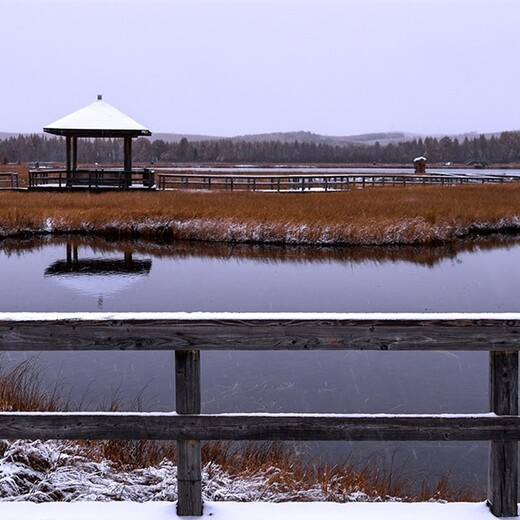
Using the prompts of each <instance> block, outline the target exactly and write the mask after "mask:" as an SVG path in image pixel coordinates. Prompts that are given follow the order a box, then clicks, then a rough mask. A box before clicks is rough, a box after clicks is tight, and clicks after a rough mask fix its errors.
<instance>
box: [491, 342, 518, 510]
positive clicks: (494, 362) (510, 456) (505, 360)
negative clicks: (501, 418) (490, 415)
mask: <svg viewBox="0 0 520 520" xmlns="http://www.w3.org/2000/svg"><path fill="white" fill-rule="evenodd" d="M489 397H490V405H491V411H492V412H495V413H496V414H497V415H518V352H506V351H496V352H494V351H491V352H490V353H489ZM517 482H518V442H517V441H491V443H490V450H489V473H488V505H489V507H490V509H491V512H492V513H493V514H494V515H495V516H500V517H502V516H517V515H518V507H517V500H518V489H517V486H518V484H517Z"/></svg>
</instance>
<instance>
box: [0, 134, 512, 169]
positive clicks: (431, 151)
mask: <svg viewBox="0 0 520 520" xmlns="http://www.w3.org/2000/svg"><path fill="white" fill-rule="evenodd" d="M420 155H423V156H425V157H426V158H427V159H428V162H432V163H439V162H440V163H447V162H451V163H459V164H465V163H468V162H471V161H478V162H486V163H502V164H507V163H512V162H520V132H517V131H514V132H502V133H501V134H500V135H499V136H498V137H496V136H491V137H486V136H484V135H480V136H478V137H475V138H468V137H465V138H464V139H463V140H462V141H459V140H458V139H457V138H451V137H442V138H440V139H438V138H436V137H426V138H425V139H413V140H410V141H402V142H398V143H390V144H386V145H381V144H380V143H379V142H376V143H375V144H370V145H366V144H342V145H334V144H326V143H313V142H298V141H294V142H286V143H284V142H280V141H241V140H232V139H218V140H211V141H191V142H190V141H188V140H187V139H186V138H182V139H181V140H180V142H176V143H172V142H166V141H163V140H161V139H157V140H154V141H152V140H150V139H146V138H139V139H136V140H134V142H133V158H134V161H135V162H139V163H157V162H161V163H164V162H166V163H177V162H178V163H184V162H190V163H205V162H224V163H227V162H229V163H374V162H375V163H389V164H409V163H411V161H412V160H413V158H414V157H417V156H420ZM78 158H79V161H80V162H88V163H100V164H101V163H115V162H122V161H123V142H122V140H121V139H88V140H87V139H80V140H79V141H78ZM0 160H1V161H2V162H3V163H5V164H7V163H9V162H36V161H41V162H62V161H65V142H64V139H63V138H60V137H47V136H42V135H39V134H29V135H28V134H20V135H18V136H16V137H9V138H7V139H1V140H0Z"/></svg>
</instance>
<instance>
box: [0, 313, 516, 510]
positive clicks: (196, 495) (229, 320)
mask: <svg viewBox="0 0 520 520" xmlns="http://www.w3.org/2000/svg"><path fill="white" fill-rule="evenodd" d="M273 349H274V350H277V349H283V350H313V349H315V350H382V351H388V350H422V351H433V350H480V351H489V360H490V362H489V396H490V400H489V401H490V407H489V411H487V412H484V413H476V414H424V415H422V414H413V415H402V414H400V415H396V414H375V415H369V414H366V415H364V414H352V415H350V414H247V413H244V414H201V413H200V411H201V391H200V389H201V386H200V357H201V351H202V350H273ZM0 350H14V351H20V350H23V351H29V350H33V351H34V350H174V351H175V377H176V412H172V413H117V412H97V413H87V412H69V413H45V412H2V413H0V437H2V438H22V439H163V440H176V441H177V443H178V462H177V464H178V475H177V478H178V502H177V513H178V514H179V515H194V516H200V515H201V514H202V508H203V504H202V493H201V466H200V442H201V441H203V440H378V441H389V440H392V441H395V440H423V441H424V440H432V441H433V440H435V441H439V440H454V441H457V440H488V441H490V455H489V477H488V503H489V506H490V508H491V511H492V512H493V514H494V515H496V516H516V515H517V498H518V491H517V481H518V469H517V468H518V453H517V449H518V441H519V440H520V416H519V415H518V351H519V350H520V314H515V313H508V314H330V313H328V314H284V313H277V314H247V313H222V314H215V313H189V314H188V313H153V314H149V313H122V314H101V313H83V314H70V313H69V314H67V313H43V314H34V313H0Z"/></svg>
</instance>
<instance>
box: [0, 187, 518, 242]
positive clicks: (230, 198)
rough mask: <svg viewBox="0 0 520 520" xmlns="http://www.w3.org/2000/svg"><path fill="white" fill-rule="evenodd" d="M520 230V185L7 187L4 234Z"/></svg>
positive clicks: (424, 235) (216, 237) (355, 237)
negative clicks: (296, 189) (323, 189)
mask: <svg viewBox="0 0 520 520" xmlns="http://www.w3.org/2000/svg"><path fill="white" fill-rule="evenodd" d="M519 229H520V183H515V184H501V185H475V186H452V187H448V186H417V187H406V188H397V187H394V188H370V189H365V190H354V191H352V192H341V193H339V192H338V193H305V194H287V193H285V194H275V193H247V192H233V193H230V192H210V193H201V192H187V191H169V192H168V191H166V192H165V191H161V192H105V193H97V194H94V193H77V192H75V193H49V192H38V193H36V192H28V193H24V192H1V193H0V236H4V237H6V236H21V235H24V234H25V235H28V234H31V233H82V234H93V233H95V234H99V235H104V236H112V237H117V238H152V239H165V240H166V239H167V240H171V239H189V240H206V241H215V242H233V243H239V242H261V243H276V244H321V245H344V244H346V245H381V244H387V245H388V244H434V243H442V242H452V241H454V240H456V239H457V238H460V237H463V236H468V235H471V234H476V233H485V232H490V231H515V232H517V231H518V230H519Z"/></svg>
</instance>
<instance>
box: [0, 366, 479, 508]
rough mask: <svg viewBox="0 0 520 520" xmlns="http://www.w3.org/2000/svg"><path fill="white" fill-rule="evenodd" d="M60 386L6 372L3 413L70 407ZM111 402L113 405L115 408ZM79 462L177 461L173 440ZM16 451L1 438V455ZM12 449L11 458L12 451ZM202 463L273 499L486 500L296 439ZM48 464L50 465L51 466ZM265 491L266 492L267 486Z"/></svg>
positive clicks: (210, 451) (120, 447)
mask: <svg viewBox="0 0 520 520" xmlns="http://www.w3.org/2000/svg"><path fill="white" fill-rule="evenodd" d="M59 387H60V385H59V384H56V385H55V386H54V387H53V389H51V391H50V392H49V390H44V389H43V387H42V383H41V378H40V376H39V372H38V369H37V368H36V364H35V362H34V361H27V362H23V363H21V364H19V365H17V366H15V367H14V368H11V369H3V370H1V371H0V410H1V411H27V410H29V411H36V410H40V411H64V410H66V409H67V408H68V406H67V403H66V402H64V401H63V400H62V396H60V395H59ZM118 407H119V406H118V404H117V402H116V403H113V404H112V405H111V406H110V407H109V408H111V409H117V408H118ZM75 444H76V445H77V446H78V447H79V450H80V454H81V455H80V459H81V460H85V459H86V460H92V461H95V462H103V461H110V464H111V465H112V467H114V468H116V469H117V470H119V471H121V472H131V471H134V470H139V469H141V468H148V467H152V466H159V465H161V464H162V463H164V461H165V460H168V461H171V462H175V459H176V454H175V451H176V450H175V443H174V442H157V441H144V440H137V441H76V442H75ZM9 449H10V447H9V443H8V442H7V441H1V442H0V455H2V456H4V454H5V453H6V452H7V451H8V450H9ZM12 452H13V450H11V457H12ZM14 452H15V453H17V454H18V455H16V456H17V457H18V459H19V460H18V459H17V460H18V462H20V461H21V462H23V463H24V464H26V465H29V466H30V467H31V468H32V469H33V470H34V471H39V472H41V471H45V470H46V468H47V466H49V462H48V461H47V458H46V455H44V454H42V455H41V456H39V455H38V450H37V449H35V448H34V446H31V447H30V448H29V449H28V451H27V453H24V452H23V448H22V447H20V446H18V447H17V448H16V449H15V450H14ZM202 463H203V466H204V468H205V474H206V478H207V479H208V480H209V481H214V480H219V479H222V475H223V474H225V475H227V478H229V479H231V481H232V480H233V479H238V480H239V481H242V482H243V481H250V482H254V483H255V486H256V487H257V489H258V488H259V489H260V491H261V493H262V494H265V496H268V497H269V499H271V500H293V501H309V500H315V499H316V497H320V499H322V500H323V499H325V500H329V501H338V502H346V501H352V500H385V499H389V498H392V499H400V500H407V501H417V500H423V501H424V500H431V499H435V500H447V501H453V500H464V501H467V500H480V499H481V498H482V497H480V496H479V495H478V494H477V493H475V492H473V491H471V490H460V489H456V488H454V487H453V486H451V485H450V482H449V474H446V475H444V476H443V477H442V478H440V479H438V480H437V481H436V482H433V483H432V482H431V481H428V480H426V479H424V481H423V483H422V485H421V486H418V485H417V480H418V475H411V474H409V473H407V472H405V471H403V468H392V467H391V466H390V467H389V465H388V464H387V463H384V462H381V461H380V460H377V459H375V458H371V459H370V460H366V461H363V462H355V461H353V460H346V461H345V462H343V463H341V464H333V465H331V464H327V463H319V462H314V463H313V462H309V461H308V460H307V459H306V458H305V457H302V456H301V450H299V449H298V450H297V449H295V445H294V444H288V443H278V442H263V443H259V442H256V443H253V442H251V443H230V442H208V443H204V444H203V448H202ZM47 469H49V468H47ZM262 490H263V491H262Z"/></svg>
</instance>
